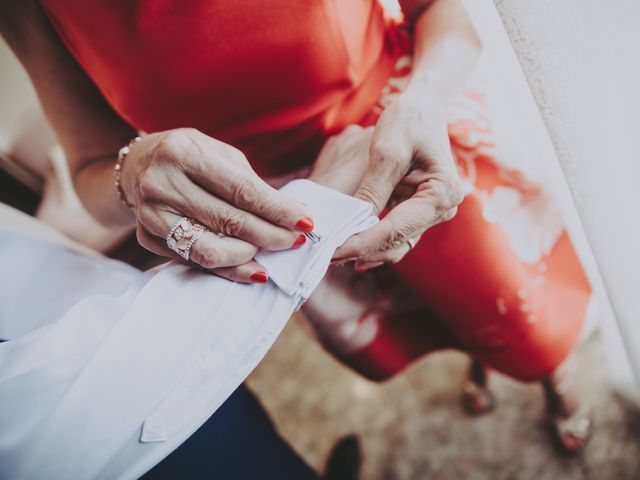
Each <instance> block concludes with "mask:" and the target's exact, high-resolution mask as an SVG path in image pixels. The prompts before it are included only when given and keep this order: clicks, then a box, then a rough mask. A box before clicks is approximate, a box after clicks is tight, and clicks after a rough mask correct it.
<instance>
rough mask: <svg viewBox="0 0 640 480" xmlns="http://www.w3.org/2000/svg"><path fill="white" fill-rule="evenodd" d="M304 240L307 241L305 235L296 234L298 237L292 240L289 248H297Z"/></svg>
mask: <svg viewBox="0 0 640 480" xmlns="http://www.w3.org/2000/svg"><path fill="white" fill-rule="evenodd" d="M306 241H307V237H305V236H304V235H298V238H296V241H295V242H293V245H291V248H299V247H301V246H302V245H304V243H305V242H306Z"/></svg>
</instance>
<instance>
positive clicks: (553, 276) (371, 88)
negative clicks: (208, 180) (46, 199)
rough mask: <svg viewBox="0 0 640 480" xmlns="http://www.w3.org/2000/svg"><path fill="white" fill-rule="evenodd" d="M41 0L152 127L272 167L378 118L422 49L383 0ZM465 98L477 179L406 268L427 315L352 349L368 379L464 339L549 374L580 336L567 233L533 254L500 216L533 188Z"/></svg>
mask: <svg viewBox="0 0 640 480" xmlns="http://www.w3.org/2000/svg"><path fill="white" fill-rule="evenodd" d="M41 4H42V5H43V7H44V9H45V11H46V12H47V14H48V16H49V18H50V20H51V22H52V24H53V26H54V27H55V29H56V30H57V31H58V33H59V35H60V36H61V38H62V39H63V41H64V43H65V44H66V46H67V47H68V49H69V50H70V51H71V53H72V54H73V56H74V57H75V58H76V60H77V61H78V63H79V64H80V65H81V66H82V68H83V69H84V70H85V72H86V73H87V74H88V75H89V77H90V78H91V79H92V80H93V82H94V83H95V84H96V86H97V87H98V89H99V90H100V91H101V92H102V94H103V95H104V96H105V98H106V99H107V101H108V102H109V104H110V105H111V106H112V108H113V109H114V110H115V111H116V112H117V113H118V114H119V115H120V116H121V117H122V118H123V119H125V120H126V121H127V122H128V123H130V124H131V125H132V126H134V127H135V128H137V129H139V130H144V131H147V132H153V131H160V130H167V129H171V128H177V127H194V128H197V129H199V130H201V131H202V132H204V133H206V134H208V135H210V136H212V137H215V138H217V139H219V140H222V141H224V142H227V143H229V144H231V145H234V146H236V147H238V148H239V149H241V150H242V151H243V152H244V153H245V154H246V155H247V157H248V159H249V161H250V162H251V164H252V166H253V167H254V168H255V170H256V171H257V172H258V173H259V174H261V175H278V174H283V173H287V172H290V171H292V170H294V169H296V168H298V167H301V166H303V165H307V164H309V163H311V162H312V161H313V160H314V158H315V156H316V154H317V152H318V151H319V148H320V147H321V145H322V143H323V142H324V140H325V139H326V138H327V137H328V136H329V135H332V134H334V133H338V132H340V131H341V130H342V129H344V128H345V127H346V126H347V125H350V124H353V123H360V124H371V123H372V122H374V121H375V119H376V117H377V115H378V114H379V112H380V106H379V105H377V102H378V100H379V98H380V95H381V92H383V90H385V92H387V91H388V90H389V88H390V87H389V86H388V85H387V81H388V80H389V79H390V78H392V77H394V76H395V77H397V76H399V75H401V73H402V72H401V70H402V69H403V68H406V65H405V63H403V61H402V60H403V58H405V57H406V55H407V53H408V50H409V42H408V41H407V37H406V35H404V34H403V32H402V30H401V29H400V28H399V27H398V26H397V25H396V24H395V23H393V22H391V21H389V20H387V19H386V18H385V16H384V13H383V10H382V8H381V7H380V6H379V4H378V2H377V1H376V0H349V1H344V2H335V1H334V0H304V1H302V0H301V1H285V0H242V1H230V0H226V1H225V0H189V1H177V0H92V1H90V2H87V1H81V0H41ZM403 65H404V66H403ZM396 67H397V68H396ZM386 85H387V86H386ZM385 86H386V87H385ZM387 93H388V92H387ZM465 98H466V100H461V104H460V105H461V106H460V109H459V111H458V113H459V112H465V111H467V110H468V112H469V116H468V118H461V117H460V116H458V118H456V119H454V120H452V121H451V123H450V125H449V132H450V137H451V140H452V148H453V151H454V154H455V157H456V159H457V160H458V163H459V166H460V169H461V173H462V174H463V175H464V176H465V178H467V179H469V184H470V185H471V186H472V188H471V189H470V191H469V195H467V197H466V198H465V200H464V202H463V203H462V205H461V206H460V209H459V213H458V215H457V216H456V218H455V219H454V220H452V221H450V222H448V223H445V224H442V225H440V226H437V227H435V228H433V229H431V230H430V231H428V232H427V233H426V234H425V235H424V236H423V238H422V240H421V241H420V242H419V243H418V245H417V246H416V247H415V248H414V249H413V250H412V252H410V254H409V255H407V257H406V258H405V260H403V261H402V262H400V263H399V264H398V265H397V272H398V274H399V275H400V276H401V277H402V278H403V279H404V281H405V282H406V283H407V284H408V285H409V286H410V287H411V289H412V290H413V291H414V292H415V293H416V294H417V296H419V298H420V299H421V300H422V301H423V303H424V304H425V306H426V307H427V308H428V309H429V310H430V311H431V312H432V314H431V316H430V318H429V319H427V321H425V322H416V321H412V322H410V323H407V322H404V323H402V322H398V323H395V324H387V323H380V324H379V325H376V328H377V330H376V335H374V336H373V337H372V338H371V339H370V341H369V342H368V343H366V344H365V345H360V346H359V348H358V349H356V350H352V351H351V352H350V353H349V355H342V358H343V359H344V360H345V361H346V362H347V363H348V364H350V365H351V366H352V367H354V368H356V369H358V370H359V371H360V372H361V373H363V374H364V375H367V376H368V377H370V378H385V377H386V376H388V375H391V374H393V373H395V372H397V371H399V370H400V369H401V368H403V367H404V366H405V365H406V364H408V363H409V362H410V361H412V360H413V359H415V358H417V357H418V356H420V355H422V354H424V353H426V352H428V351H431V350H433V349H435V348H444V347H449V346H455V347H457V348H462V349H464V350H467V351H469V352H470V353H473V354H474V355H477V356H478V357H479V358H481V359H482V360H484V361H485V362H487V363H489V364H490V365H492V366H493V367H495V368H497V369H498V370H500V371H503V372H505V373H507V374H509V375H512V376H514V377H517V378H520V379H534V378H537V377H539V376H541V375H544V374H546V373H549V372H550V371H552V370H553V369H554V368H555V367H556V366H557V365H558V364H559V363H560V362H561V361H562V360H563V359H564V358H565V356H566V355H567V354H568V352H569V351H570V349H571V348H572V346H573V345H574V343H575V341H576V339H577V337H578V334H579V331H580V328H581V325H582V319H583V317H584V313H585V309H586V304H587V301H588V298H589V295H590V289H589V285H588V282H587V280H586V278H585V276H584V273H583V271H582V268H581V266H580V263H579V261H578V259H577V257H576V255H575V252H574V249H573V247H572V245H571V243H570V241H569V239H568V237H567V234H566V232H564V231H560V232H559V234H558V235H557V239H556V240H555V241H554V242H553V245H551V248H548V249H547V251H545V252H544V254H542V255H539V256H538V258H536V259H535V261H531V259H528V260H527V261H523V259H522V255H521V254H519V253H518V248H514V246H513V241H512V236H511V237H510V236H509V231H508V230H509V228H508V227H505V228H506V230H505V228H503V227H502V226H501V224H500V223H499V222H497V221H488V220H487V218H486V217H487V211H486V210H487V208H486V206H487V205H488V203H487V202H490V201H492V198H494V197H496V196H505V198H506V197H508V198H512V197H513V195H516V196H517V195H520V197H519V198H520V199H521V200H522V199H524V198H526V196H527V194H528V193H527V187H526V186H525V184H524V183H523V182H520V181H519V180H518V179H517V178H516V180H515V181H514V180H513V179H508V178H506V177H508V175H507V176H506V177H505V175H504V173H505V172H504V171H503V170H501V169H500V167H499V166H498V165H497V163H496V162H495V161H494V160H493V158H492V151H491V147H492V146H491V142H490V140H487V138H490V131H489V129H488V126H487V124H486V121H487V120H486V118H484V117H483V115H482V113H481V110H482V109H481V107H482V96H481V94H480V92H470V93H469V94H468V95H467V96H466V97H465ZM465 102H467V103H468V104H467V105H465ZM473 105H476V107H477V108H476V107H474V106H473ZM465 109H467V110H465ZM478 112H480V113H478ZM462 117H464V115H462ZM505 178H506V179H505ZM509 189H510V190H509ZM514 191H515V192H520V193H519V194H514V193H513V192H514ZM509 192H511V193H509ZM510 195H511V197H510ZM433 326H435V327H436V328H433Z"/></svg>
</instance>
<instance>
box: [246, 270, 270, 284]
mask: <svg viewBox="0 0 640 480" xmlns="http://www.w3.org/2000/svg"><path fill="white" fill-rule="evenodd" d="M249 278H251V281H252V282H255V283H267V280H269V275H267V272H253V273H252V274H251V277H249Z"/></svg>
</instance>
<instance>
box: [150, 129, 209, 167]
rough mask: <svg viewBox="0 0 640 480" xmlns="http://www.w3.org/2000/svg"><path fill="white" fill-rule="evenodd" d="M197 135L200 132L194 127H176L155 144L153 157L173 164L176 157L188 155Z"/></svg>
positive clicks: (180, 157)
mask: <svg viewBox="0 0 640 480" xmlns="http://www.w3.org/2000/svg"><path fill="white" fill-rule="evenodd" d="M199 135H201V134H200V132H199V131H198V130H196V129H195V128H177V129H175V130H171V131H170V132H167V133H166V134H165V135H164V136H163V137H162V138H161V139H160V140H159V141H158V144H157V145H156V148H155V150H154V159H155V160H156V161H158V162H165V161H168V162H170V163H172V164H173V163H175V161H176V159H182V158H187V157H189V153H190V152H192V150H193V147H194V145H196V144H197V143H196V142H197V138H198V136H199Z"/></svg>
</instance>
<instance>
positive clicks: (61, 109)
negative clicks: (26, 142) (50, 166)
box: [0, 0, 135, 225]
mask: <svg viewBox="0 0 640 480" xmlns="http://www.w3.org/2000/svg"><path fill="white" fill-rule="evenodd" d="M0 33H1V34H2V36H3V37H4V39H5V40H6V41H7V43H8V44H9V46H10V47H11V48H12V50H13V51H14V53H15V54H16V56H17V57H18V59H19V60H20V61H21V62H22V64H23V66H24V67H25V69H26V70H27V72H28V74H29V76H30V78H31V81H32V82H33V85H34V87H35V89H36V92H37V94H38V97H39V99H40V103H41V105H42V107H43V109H44V111H45V114H46V115H47V118H48V119H49V121H50V123H51V125H52V126H53V128H54V130H55V132H56V134H57V136H58V139H59V141H60V143H61V144H62V147H63V148H64V150H65V153H66V155H67V159H68V161H69V165H70V168H71V171H72V175H73V178H74V184H75V187H76V190H77V191H78V195H79V196H80V198H81V200H82V202H83V203H84V205H85V206H86V207H87V209H88V210H89V211H90V212H91V213H92V215H94V216H95V217H96V218H97V219H98V220H99V221H100V222H101V223H103V224H105V225H126V224H131V225H133V224H134V223H135V217H134V216H133V215H132V213H131V212H130V211H129V210H128V209H126V208H125V207H124V206H123V205H122V204H121V203H120V201H119V200H118V198H117V196H116V194H115V191H114V188H113V164H114V162H115V155H116V152H117V151H118V149H119V148H120V146H122V145H124V144H126V143H127V142H128V141H129V140H130V139H131V138H132V137H133V136H135V131H134V130H133V129H132V128H131V127H130V126H128V125H127V124H126V123H125V122H124V121H123V120H122V119H120V118H119V117H118V116H117V115H116V114H115V112H114V111H113V110H112V109H111V108H110V107H109V105H108V104H107V103H106V101H105V100H104V98H103V97H102V96H101V94H100V92H99V91H98V90H97V89H96V87H95V86H94V85H93V83H92V82H91V80H90V79H89V78H88V77H87V76H86V74H85V73H84V72H83V71H82V70H81V69H80V67H79V66H78V64H77V63H76V62H75V60H74V59H73V57H72V56H71V55H70V54H69V52H68V51H67V50H66V48H65V46H64V45H63V44H62V43H61V41H60V39H59V38H58V35H57V34H56V32H55V31H54V30H53V28H52V27H51V25H50V23H49V20H48V19H47V17H46V15H45V13H44V12H43V11H42V8H41V7H40V5H38V3H37V2H36V1H34V0H5V1H3V2H0Z"/></svg>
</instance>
